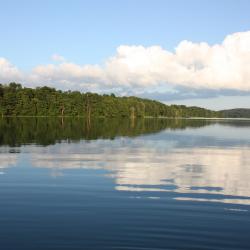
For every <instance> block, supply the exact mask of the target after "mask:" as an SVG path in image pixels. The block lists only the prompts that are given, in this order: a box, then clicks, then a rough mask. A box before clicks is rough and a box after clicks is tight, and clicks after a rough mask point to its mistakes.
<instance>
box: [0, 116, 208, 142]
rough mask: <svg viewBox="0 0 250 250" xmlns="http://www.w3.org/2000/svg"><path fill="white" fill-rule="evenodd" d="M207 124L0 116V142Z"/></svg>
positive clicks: (137, 132) (102, 135) (90, 137)
mask: <svg viewBox="0 0 250 250" xmlns="http://www.w3.org/2000/svg"><path fill="white" fill-rule="evenodd" d="M209 124H211V122H210V121H206V120H180V119H104V118H103V119H91V120H90V119H87V120H86V119H83V118H74V119H72V118H68V117H61V118H45V117H44V118H42V117H41V118H3V119H0V145H9V146H19V145H22V144H29V143H37V144H40V145H50V144H54V143H56V142H60V141H61V140H72V141H76V140H81V139H86V140H95V139H99V138H100V139H101V138H103V139H114V138H115V137H117V136H129V137H133V136H138V135H142V134H150V133H157V132H159V131H161V130H164V129H173V130H174V129H185V128H188V127H202V126H206V125H209Z"/></svg>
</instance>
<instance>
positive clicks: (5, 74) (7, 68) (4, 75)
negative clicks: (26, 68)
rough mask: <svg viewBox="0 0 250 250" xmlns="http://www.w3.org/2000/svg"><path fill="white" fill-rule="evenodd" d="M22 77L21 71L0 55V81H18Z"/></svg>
mask: <svg viewBox="0 0 250 250" xmlns="http://www.w3.org/2000/svg"><path fill="white" fill-rule="evenodd" d="M22 78H23V75H22V72H21V71H20V70H19V69H18V68H17V67H15V66H14V65H12V64H11V63H10V62H9V61H8V60H7V59H5V58H2V57H0V82H3V83H5V82H12V81H14V80H15V81H19V80H21V79H22Z"/></svg>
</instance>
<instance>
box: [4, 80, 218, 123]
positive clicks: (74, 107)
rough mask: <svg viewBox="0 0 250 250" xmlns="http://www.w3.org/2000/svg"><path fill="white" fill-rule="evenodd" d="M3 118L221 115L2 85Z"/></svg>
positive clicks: (146, 102) (138, 100)
mask: <svg viewBox="0 0 250 250" xmlns="http://www.w3.org/2000/svg"><path fill="white" fill-rule="evenodd" d="M0 114H1V116H79V117H80V116H84V117H87V118H88V119H90V117H92V116H93V117H132V118H134V117H220V116H221V113H220V112H216V111H211V110H207V109H204V108H199V107H186V106H184V105H170V106H168V105H165V104H163V103H161V102H158V101H154V100H149V99H142V98H138V97H133V96H131V97H116V96H115V95H114V94H110V95H107V94H104V95H100V94H95V93H81V92H79V91H65V92H63V91H61V90H56V89H54V88H50V87H46V86H45V87H38V88H35V89H32V88H26V87H23V86H22V85H21V84H17V83H10V84H8V85H3V84H0Z"/></svg>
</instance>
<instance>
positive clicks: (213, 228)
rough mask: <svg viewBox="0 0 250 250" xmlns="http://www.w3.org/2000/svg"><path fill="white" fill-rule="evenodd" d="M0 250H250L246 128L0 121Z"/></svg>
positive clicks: (248, 124)
mask: <svg viewBox="0 0 250 250" xmlns="http://www.w3.org/2000/svg"><path fill="white" fill-rule="evenodd" d="M0 248H1V249H3V250H18V249H25V250H29V249H32V250H33V249H38V250H39V249H73V250H74V249H90V250H91V249H138V250H139V249H140V250H142V249H143V250H146V249H234V250H235V249H236V250H237V249H250V121H205V120H204V121H202V120H167V119H165V120H153V119H145V120H135V121H127V120H94V121H91V124H89V123H86V122H85V121H84V120H82V119H75V120H72V119H46V118H40V119H34V118H23V119H2V120H1V119H0Z"/></svg>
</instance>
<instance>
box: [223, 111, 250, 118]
mask: <svg viewBox="0 0 250 250" xmlns="http://www.w3.org/2000/svg"><path fill="white" fill-rule="evenodd" d="M221 113H222V115H223V116H224V117H228V118H242V117H244V118H250V109H228V110H222V111H221Z"/></svg>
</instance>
